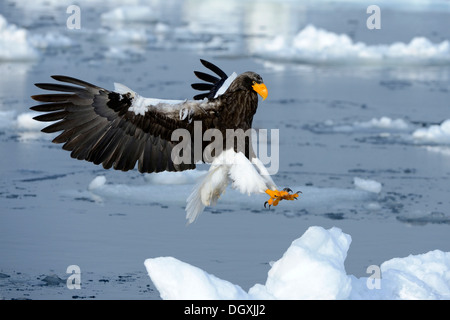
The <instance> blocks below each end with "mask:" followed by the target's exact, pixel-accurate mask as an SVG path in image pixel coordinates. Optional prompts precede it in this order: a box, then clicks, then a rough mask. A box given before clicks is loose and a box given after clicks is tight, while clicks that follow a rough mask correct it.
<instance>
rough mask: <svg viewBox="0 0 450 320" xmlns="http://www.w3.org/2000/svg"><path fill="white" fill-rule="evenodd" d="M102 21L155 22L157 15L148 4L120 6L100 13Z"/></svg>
mask: <svg viewBox="0 0 450 320" xmlns="http://www.w3.org/2000/svg"><path fill="white" fill-rule="evenodd" d="M101 19H102V20H104V21H111V22H114V23H117V22H155V21H157V19H158V16H157V15H156V14H155V12H154V10H152V8H150V7H148V6H139V5H131V6H120V7H117V8H115V9H113V10H111V11H108V12H105V13H103V14H102V15H101Z"/></svg>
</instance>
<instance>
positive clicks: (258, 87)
mask: <svg viewBox="0 0 450 320" xmlns="http://www.w3.org/2000/svg"><path fill="white" fill-rule="evenodd" d="M252 87H253V90H255V91H256V92H257V93H258V94H259V95H260V96H261V97H262V98H263V100H266V98H267V95H268V94H269V92H268V91H267V87H266V85H265V84H264V83H256V82H255V84H253V86H252Z"/></svg>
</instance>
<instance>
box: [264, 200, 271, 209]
mask: <svg viewBox="0 0 450 320" xmlns="http://www.w3.org/2000/svg"><path fill="white" fill-rule="evenodd" d="M267 203H268V202H267V201H266V202H264V208H267V207H266V205H267ZM269 209H270V205H269Z"/></svg>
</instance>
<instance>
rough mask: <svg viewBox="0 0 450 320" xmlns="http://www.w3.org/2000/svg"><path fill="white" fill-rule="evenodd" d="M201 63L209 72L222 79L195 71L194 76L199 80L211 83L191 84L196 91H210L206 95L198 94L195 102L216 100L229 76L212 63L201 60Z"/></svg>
mask: <svg viewBox="0 0 450 320" xmlns="http://www.w3.org/2000/svg"><path fill="white" fill-rule="evenodd" d="M200 62H201V63H202V64H203V65H204V66H205V67H206V68H208V69H209V70H211V71H212V72H214V73H215V74H217V75H218V76H219V77H220V78H217V77H215V76H213V75H210V74H207V73H204V72H200V71H194V74H195V75H196V76H197V78H199V79H200V80H203V81H206V82H209V83H193V84H191V87H192V88H193V89H195V90H199V91H208V92H206V93H202V94H198V95H196V96H194V100H202V99H205V98H208V99H210V100H211V99H214V98H216V94H217V92H218V91H219V90H220V88H221V87H222V85H223V84H224V83H225V81H226V80H227V79H228V76H227V74H226V73H225V72H224V71H223V70H222V69H220V68H219V67H218V66H216V65H214V64H212V63H211V62H208V61H206V60H203V59H200Z"/></svg>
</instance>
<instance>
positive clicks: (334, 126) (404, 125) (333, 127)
mask: <svg viewBox="0 0 450 320" xmlns="http://www.w3.org/2000/svg"><path fill="white" fill-rule="evenodd" d="M412 128H413V125H412V124H411V123H410V122H409V121H407V120H404V119H401V118H397V119H392V118H390V117H387V116H382V117H380V118H372V119H370V120H367V121H354V122H352V123H337V122H335V121H333V120H326V121H325V122H323V124H321V125H317V126H316V127H315V128H314V130H319V131H326V132H329V131H332V132H339V133H352V132H367V131H377V132H379V131H382V132H402V131H410V130H411V129H412Z"/></svg>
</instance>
